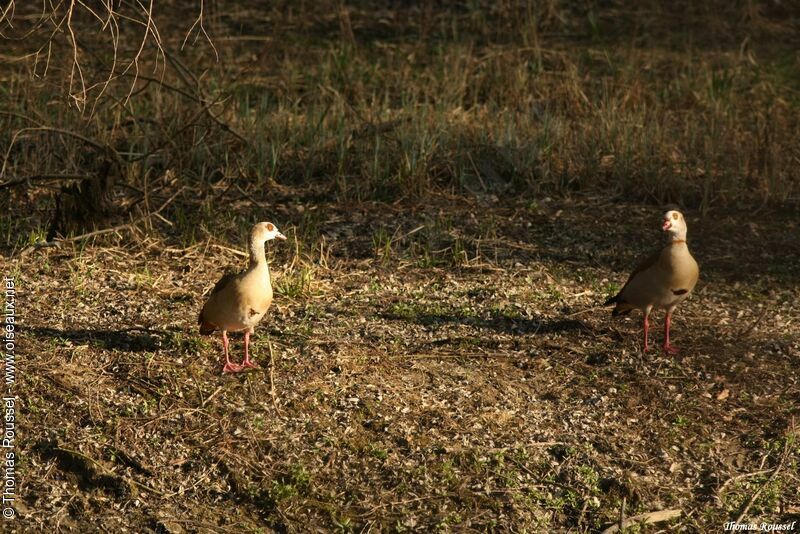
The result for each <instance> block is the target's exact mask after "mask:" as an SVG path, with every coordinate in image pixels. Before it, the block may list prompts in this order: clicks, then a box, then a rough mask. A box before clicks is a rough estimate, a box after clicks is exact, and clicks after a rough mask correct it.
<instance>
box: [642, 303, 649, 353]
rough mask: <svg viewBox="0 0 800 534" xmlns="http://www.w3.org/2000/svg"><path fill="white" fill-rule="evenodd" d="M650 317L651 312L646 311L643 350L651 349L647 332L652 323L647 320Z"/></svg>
mask: <svg viewBox="0 0 800 534" xmlns="http://www.w3.org/2000/svg"><path fill="white" fill-rule="evenodd" d="M649 317H650V313H649V312H645V314H644V348H643V349H642V352H647V351H648V350H650V346H649V345H648V343H647V332H648V331H649V330H650V324H649V322H648V320H647V319H648V318H649Z"/></svg>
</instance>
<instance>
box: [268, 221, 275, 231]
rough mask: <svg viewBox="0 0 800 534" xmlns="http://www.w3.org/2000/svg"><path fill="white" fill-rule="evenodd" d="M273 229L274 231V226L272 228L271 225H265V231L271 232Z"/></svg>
mask: <svg viewBox="0 0 800 534" xmlns="http://www.w3.org/2000/svg"><path fill="white" fill-rule="evenodd" d="M274 229H275V227H274V226H272V224H271V223H267V230H269V231H270V232H271V231H273V230H274Z"/></svg>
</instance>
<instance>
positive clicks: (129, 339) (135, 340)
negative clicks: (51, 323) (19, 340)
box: [26, 327, 176, 352]
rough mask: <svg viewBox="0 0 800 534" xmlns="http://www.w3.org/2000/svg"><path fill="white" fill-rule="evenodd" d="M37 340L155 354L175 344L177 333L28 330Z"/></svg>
mask: <svg viewBox="0 0 800 534" xmlns="http://www.w3.org/2000/svg"><path fill="white" fill-rule="evenodd" d="M26 330H27V331H28V332H30V333H31V334H34V335H35V336H36V337H37V338H50V339H52V340H55V341H60V342H70V343H73V344H88V345H91V346H93V347H97V348H101V349H106V350H118V351H122V352H153V351H156V350H159V349H163V348H165V347H168V346H169V345H170V344H172V343H173V342H174V338H175V334H176V332H172V331H168V330H151V329H146V328H122V329H119V330H94V329H84V328H81V329H74V330H69V329H67V330H59V329H56V328H41V327H32V328H27V329H26Z"/></svg>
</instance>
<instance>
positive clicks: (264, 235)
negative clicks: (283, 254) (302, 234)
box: [198, 222, 286, 372]
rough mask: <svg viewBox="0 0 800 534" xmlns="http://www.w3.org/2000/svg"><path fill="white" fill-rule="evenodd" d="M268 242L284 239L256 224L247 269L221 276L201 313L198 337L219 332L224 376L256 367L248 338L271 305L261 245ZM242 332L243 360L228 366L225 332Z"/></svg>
mask: <svg viewBox="0 0 800 534" xmlns="http://www.w3.org/2000/svg"><path fill="white" fill-rule="evenodd" d="M271 239H281V240H283V239H286V237H285V236H284V235H283V234H282V233H280V232H279V231H278V229H277V228H276V227H275V225H274V224H272V223H268V222H262V223H258V224H256V225H255V226H253V229H252V230H251V232H250V241H249V252H250V265H249V266H248V268H247V270H245V271H244V272H242V273H239V274H226V275H225V276H223V277H222V278H221V279H220V280H219V281H218V282H217V284H216V285H215V286H214V289H212V290H211V294H210V295H209V297H208V300H207V301H206V303H205V305H203V309H202V311H201V312H200V317H199V318H198V323H199V324H200V333H201V334H211V333H212V332H214V330H216V329H217V328H219V329H220V330H222V345H223V349H224V352H225V367H223V372H237V371H241V370H242V369H244V368H246V367H256V365H255V364H254V363H253V362H252V361H251V360H250V353H249V346H250V334H252V333H253V330H254V328H255V326H256V325H257V324H258V323H259V322H260V321H261V319H262V318H263V317H264V315H265V314H266V313H267V310H268V309H269V307H270V304H272V282H271V280H270V276H269V265H267V258H266V254H265V251H264V244H265V243H266V242H267V241H269V240H271ZM239 331H244V350H245V357H244V362H243V363H242V365H238V364H234V363H231V361H230V358H229V356H228V335H227V333H228V332H239Z"/></svg>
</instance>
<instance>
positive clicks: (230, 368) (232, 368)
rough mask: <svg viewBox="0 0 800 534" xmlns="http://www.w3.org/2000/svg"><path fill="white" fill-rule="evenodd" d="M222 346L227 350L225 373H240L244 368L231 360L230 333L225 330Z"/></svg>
mask: <svg viewBox="0 0 800 534" xmlns="http://www.w3.org/2000/svg"><path fill="white" fill-rule="evenodd" d="M222 348H223V350H224V351H225V366H224V367H223V368H222V372H223V373H238V372H239V371H241V370H242V366H241V365H239V364H237V363H233V362H231V359H230V356H228V333H227V332H226V331H225V330H223V331H222Z"/></svg>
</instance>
